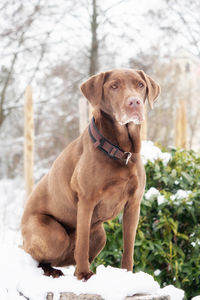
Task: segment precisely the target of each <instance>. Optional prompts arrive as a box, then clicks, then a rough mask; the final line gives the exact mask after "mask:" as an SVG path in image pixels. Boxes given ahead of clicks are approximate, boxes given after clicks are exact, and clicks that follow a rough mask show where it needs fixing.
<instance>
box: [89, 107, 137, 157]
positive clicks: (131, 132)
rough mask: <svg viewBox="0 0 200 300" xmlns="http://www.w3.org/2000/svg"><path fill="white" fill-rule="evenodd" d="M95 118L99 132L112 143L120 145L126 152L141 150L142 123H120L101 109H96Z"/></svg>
mask: <svg viewBox="0 0 200 300" xmlns="http://www.w3.org/2000/svg"><path fill="white" fill-rule="evenodd" d="M94 118H95V124H96V126H97V129H98V130H99V132H100V133H101V134H102V135H103V136H104V137H105V138H106V139H108V140H109V141H110V142H111V143H113V144H115V145H117V146H119V147H120V148H121V149H123V150H124V151H126V152H133V153H139V152H140V150H141V138H140V128H141V126H140V125H135V124H134V123H133V122H131V123H128V124H126V125H120V124H119V123H118V122H117V121H115V120H113V119H112V118H111V117H110V116H109V115H108V114H106V113H105V112H103V111H101V110H98V111H94Z"/></svg>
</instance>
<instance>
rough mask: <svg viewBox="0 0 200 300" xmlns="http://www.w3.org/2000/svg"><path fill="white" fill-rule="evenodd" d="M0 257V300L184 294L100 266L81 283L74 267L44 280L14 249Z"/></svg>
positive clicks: (117, 299) (174, 299)
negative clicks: (51, 295)
mask: <svg viewBox="0 0 200 300" xmlns="http://www.w3.org/2000/svg"><path fill="white" fill-rule="evenodd" d="M0 257H1V260H0V283H1V285H0V299H1V300H19V299H20V300H22V299H24V297H23V296H20V294H21V295H24V296H25V297H27V298H29V299H30V300H43V299H46V298H45V296H46V295H47V292H53V293H54V299H55V300H59V294H60V293H61V292H73V293H75V294H77V295H78V294H99V295H101V296H102V298H104V299H105V300H124V299H125V297H126V296H131V295H134V294H137V293H146V294H155V295H170V296H171V300H182V299H183V297H184V292H183V291H182V290H180V289H177V288H175V287H173V286H167V287H165V288H163V289H161V288H160V286H159V284H158V283H157V282H156V281H155V280H154V279H153V277H152V276H150V275H148V274H146V273H143V272H139V273H135V274H133V273H132V272H127V271H126V270H122V269H117V268H112V267H104V266H103V265H101V266H99V267H98V268H97V272H96V275H94V276H92V277H91V278H90V279H89V280H88V281H87V282H83V281H80V280H77V279H76V277H75V276H74V275H73V273H74V267H69V268H62V271H63V273H64V275H65V276H62V277H60V278H50V277H47V276H44V275H43V271H42V269H41V268H38V267H37V266H38V263H37V262H36V261H34V260H33V259H32V258H31V256H30V255H29V254H27V253H25V252H24V251H23V250H22V249H20V248H18V247H16V246H12V247H11V246H2V247H1V250H0Z"/></svg>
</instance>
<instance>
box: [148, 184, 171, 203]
mask: <svg viewBox="0 0 200 300" xmlns="http://www.w3.org/2000/svg"><path fill="white" fill-rule="evenodd" d="M144 196H145V199H146V200H150V199H151V198H154V197H155V198H156V199H157V202H158V205H161V204H163V203H164V202H165V201H166V199H165V197H164V196H163V195H161V194H160V191H159V190H157V189H156V188H155V187H151V188H150V189H149V190H148V191H147V192H146V193H145V195H144Z"/></svg>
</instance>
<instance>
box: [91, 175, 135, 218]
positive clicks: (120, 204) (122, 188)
mask: <svg viewBox="0 0 200 300" xmlns="http://www.w3.org/2000/svg"><path fill="white" fill-rule="evenodd" d="M134 190H135V188H134V182H133V180H129V181H122V182H120V181H119V180H117V181H112V182H110V183H108V184H107V185H105V186H104V188H103V189H102V190H100V191H99V202H98V204H97V205H96V207H95V209H94V213H93V218H92V219H93V220H92V222H93V223H96V222H98V221H102V222H104V221H107V220H110V219H113V218H115V217H116V216H117V215H118V214H119V212H120V211H121V210H122V209H123V208H124V205H125V204H126V202H127V200H128V199H129V197H131V196H133V193H134Z"/></svg>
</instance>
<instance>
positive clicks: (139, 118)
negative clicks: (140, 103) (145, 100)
mask: <svg viewBox="0 0 200 300" xmlns="http://www.w3.org/2000/svg"><path fill="white" fill-rule="evenodd" d="M144 120H145V118H144V114H143V112H139V111H136V112H132V113H129V114H127V113H124V114H122V116H121V118H120V119H118V122H119V124H120V125H125V124H128V123H130V122H133V123H134V124H136V125H139V124H141V123H142V122H143V121H144Z"/></svg>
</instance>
